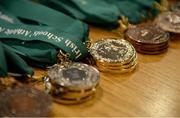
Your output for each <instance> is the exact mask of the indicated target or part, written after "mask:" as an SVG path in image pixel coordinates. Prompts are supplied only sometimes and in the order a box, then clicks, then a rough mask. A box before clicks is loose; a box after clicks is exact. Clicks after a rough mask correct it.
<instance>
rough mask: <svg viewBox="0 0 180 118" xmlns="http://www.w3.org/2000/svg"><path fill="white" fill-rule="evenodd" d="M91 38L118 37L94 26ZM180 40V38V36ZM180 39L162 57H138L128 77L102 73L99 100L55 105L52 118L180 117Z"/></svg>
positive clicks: (126, 75) (97, 98)
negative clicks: (112, 117)
mask: <svg viewBox="0 0 180 118" xmlns="http://www.w3.org/2000/svg"><path fill="white" fill-rule="evenodd" d="M90 37H91V38H92V39H93V41H95V39H99V38H104V37H106V38H108V37H119V35H118V34H117V33H112V32H108V31H105V30H102V29H98V28H93V27H91V30H90ZM179 38H180V37H179ZM179 59H180V39H178V37H176V38H175V39H174V40H171V42H170V46H169V49H168V51H167V52H166V53H164V54H160V55H142V54H138V62H139V64H138V67H137V69H136V70H135V71H134V72H132V73H128V74H111V73H101V84H100V86H101V87H100V89H98V91H97V95H96V97H95V98H94V99H93V100H91V101H88V102H86V103H83V104H79V105H60V104H57V103H54V104H53V109H52V113H51V116H180V60H179Z"/></svg>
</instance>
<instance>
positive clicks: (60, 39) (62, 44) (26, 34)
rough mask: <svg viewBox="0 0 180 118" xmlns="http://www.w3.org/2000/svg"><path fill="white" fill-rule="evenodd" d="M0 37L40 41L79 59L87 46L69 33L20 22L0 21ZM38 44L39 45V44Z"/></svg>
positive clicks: (74, 58) (84, 54)
mask: <svg viewBox="0 0 180 118" xmlns="http://www.w3.org/2000/svg"><path fill="white" fill-rule="evenodd" d="M0 38H1V39H7V38H14V39H19V40H21V41H25V42H27V41H42V42H46V43H48V44H51V45H53V46H55V48H56V49H62V50H63V51H65V52H66V53H68V54H69V55H70V59H72V60H79V59H82V58H83V57H84V56H86V54H87V48H86V46H85V44H83V43H82V42H81V41H80V40H78V39H74V37H72V36H71V35H68V34H67V33H64V32H58V31H56V30H54V28H51V27H46V26H43V27H42V26H29V25H22V24H14V25H12V24H11V25H9V24H4V23H1V22H0ZM39 46H40V45H39Z"/></svg>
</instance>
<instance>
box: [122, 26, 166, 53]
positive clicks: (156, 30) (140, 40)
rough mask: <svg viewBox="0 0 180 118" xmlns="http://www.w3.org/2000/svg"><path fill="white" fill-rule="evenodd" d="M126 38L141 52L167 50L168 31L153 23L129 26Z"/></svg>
mask: <svg viewBox="0 0 180 118" xmlns="http://www.w3.org/2000/svg"><path fill="white" fill-rule="evenodd" d="M125 37H126V39H127V40H128V41H129V42H131V43H132V44H133V46H134V47H135V48H136V51H137V52H139V53H142V54H160V53H163V52H165V51H166V50H167V48H168V43H169V33H167V32H165V31H164V30H162V29H161V28H160V27H159V26H157V25H155V24H143V25H138V26H136V27H133V28H129V29H128V30H127V32H126V34H125Z"/></svg>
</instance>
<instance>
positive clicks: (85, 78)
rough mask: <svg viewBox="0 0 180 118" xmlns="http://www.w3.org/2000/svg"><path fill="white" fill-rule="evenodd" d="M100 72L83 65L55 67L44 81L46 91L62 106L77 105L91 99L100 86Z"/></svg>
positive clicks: (65, 64) (71, 64)
mask: <svg viewBox="0 0 180 118" xmlns="http://www.w3.org/2000/svg"><path fill="white" fill-rule="evenodd" d="M99 78H100V77H99V71H98V70H97V69H96V68H94V67H92V66H89V65H87V64H83V63H69V62H67V63H64V64H61V65H59V64H57V65H54V66H53V67H52V68H51V69H49V71H48V76H47V77H46V78H45V79H44V80H45V86H46V91H47V92H49V93H50V94H51V95H52V96H53V98H54V100H55V101H56V102H58V103H62V104H77V103H82V102H84V101H87V100H89V99H91V98H92V97H93V96H94V95H95V93H96V89H97V88H98V86H99Z"/></svg>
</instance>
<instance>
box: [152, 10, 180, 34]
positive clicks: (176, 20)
mask: <svg viewBox="0 0 180 118" xmlns="http://www.w3.org/2000/svg"><path fill="white" fill-rule="evenodd" d="M155 23H156V24H157V25H158V26H159V27H160V28H162V29H163V30H164V31H168V32H172V33H180V12H165V13H162V14H160V15H159V16H158V17H157V18H156V20H155Z"/></svg>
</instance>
